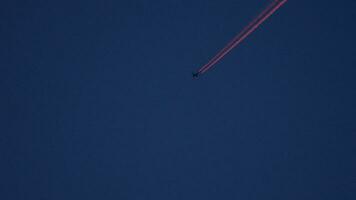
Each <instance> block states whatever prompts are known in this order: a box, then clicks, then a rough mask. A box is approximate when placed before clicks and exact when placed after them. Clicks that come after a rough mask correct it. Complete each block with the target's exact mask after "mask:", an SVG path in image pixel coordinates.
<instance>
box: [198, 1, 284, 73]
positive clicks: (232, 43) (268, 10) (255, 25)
mask: <svg viewBox="0 0 356 200" xmlns="http://www.w3.org/2000/svg"><path fill="white" fill-rule="evenodd" d="M279 1H280V0H275V1H273V2H272V3H271V4H270V5H269V6H268V7H267V8H266V9H264V10H263V12H262V13H261V14H260V15H258V16H257V17H256V18H255V19H254V20H253V21H252V22H251V23H249V25H248V26H246V27H245V28H244V29H243V30H242V31H241V32H240V33H239V34H238V35H237V36H236V37H235V38H234V39H233V40H231V41H230V42H229V43H228V44H227V45H226V46H225V47H224V48H223V49H222V50H221V51H220V52H219V53H218V54H216V55H215V56H214V57H213V58H212V59H211V60H210V61H209V62H208V63H207V64H205V65H204V66H203V67H201V68H200V69H199V70H198V73H199V74H201V73H205V72H206V71H207V70H209V69H210V68H211V67H212V66H213V65H214V64H216V63H217V62H218V61H220V60H221V59H222V58H223V57H224V56H225V55H226V54H227V53H229V52H230V51H231V50H232V49H233V48H234V47H236V46H237V45H238V44H240V43H241V42H242V41H243V40H244V39H245V38H246V37H247V36H249V35H250V34H251V33H252V32H253V31H254V30H256V29H257V28H258V27H259V26H260V25H261V24H262V23H263V22H264V21H265V20H266V19H267V18H269V17H270V16H271V15H272V14H273V13H274V12H276V10H278V9H279V8H280V7H281V6H282V5H283V4H284V3H286V2H287V0H282V1H280V2H279Z"/></svg>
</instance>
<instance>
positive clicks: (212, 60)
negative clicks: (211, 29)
mask: <svg viewBox="0 0 356 200" xmlns="http://www.w3.org/2000/svg"><path fill="white" fill-rule="evenodd" d="M277 2H278V0H275V1H273V2H272V3H271V4H269V5H268V7H267V8H265V9H264V10H263V11H262V12H261V14H259V15H258V16H257V17H256V18H255V19H254V20H253V21H252V22H250V23H249V24H248V25H247V26H246V27H244V28H243V29H242V31H241V32H240V33H239V34H238V35H236V36H235V37H234V38H233V39H232V40H231V41H230V42H229V43H228V44H227V45H226V46H225V47H224V48H223V49H221V50H220V51H219V52H218V53H217V54H216V55H215V56H214V57H213V58H212V59H210V61H209V62H208V63H206V64H205V65H204V66H203V67H201V68H200V69H199V71H198V72H199V73H200V72H201V71H203V70H204V68H206V67H208V66H209V65H210V64H211V63H212V62H214V60H216V59H217V58H218V57H219V56H220V55H221V54H222V53H224V52H225V51H226V50H227V49H228V48H229V47H230V46H231V45H233V44H234V43H235V42H236V40H238V39H239V38H240V37H241V36H242V35H243V34H244V33H245V32H246V31H248V30H249V29H250V28H251V27H252V26H253V25H254V24H256V22H257V21H258V20H259V19H260V18H261V17H263V16H265V15H266V13H267V12H268V11H269V10H270V9H271V8H272V7H273V6H274V4H276V3H277Z"/></svg>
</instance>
